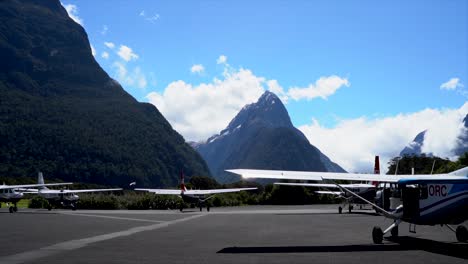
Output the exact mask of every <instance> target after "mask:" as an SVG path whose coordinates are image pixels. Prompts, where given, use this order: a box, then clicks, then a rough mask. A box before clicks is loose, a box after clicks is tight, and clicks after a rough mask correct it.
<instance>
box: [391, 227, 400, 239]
mask: <svg viewBox="0 0 468 264" xmlns="http://www.w3.org/2000/svg"><path fill="white" fill-rule="evenodd" d="M390 234H392V237H393V238H396V237H398V226H395V227H394V228H392V231H390Z"/></svg>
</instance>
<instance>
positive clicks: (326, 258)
mask: <svg viewBox="0 0 468 264" xmlns="http://www.w3.org/2000/svg"><path fill="white" fill-rule="evenodd" d="M211 209H212V210H211V212H206V211H203V212H201V213H200V212H199V211H198V210H196V209H193V210H188V211H185V212H183V213H180V212H179V211H176V210H167V211H156V210H147V211H131V210H128V211H127V210H117V211H104V210H100V211H97V210H92V211H91V210H82V211H69V210H55V211H51V212H49V211H47V210H30V209H24V210H21V211H20V212H18V213H14V214H10V213H8V212H7V209H5V208H2V209H0V226H1V236H0V263H2V264H9V263H44V264H45V263H47V264H53V263H60V264H62V263H217V264H218V263H347V264H349V263H360V264H361V263H378V264H386V263H389V264H390V263H392V264H395V263H398V264H400V263H425V264H427V263H465V264H466V263H467V260H468V244H467V243H457V242H456V237H455V234H454V233H453V232H452V231H450V230H449V229H447V228H446V227H440V226H434V227H427V226H417V228H416V231H417V233H416V234H413V233H410V232H408V224H406V223H404V224H401V225H400V228H399V231H400V237H399V238H398V239H396V240H389V239H385V240H384V243H383V244H382V245H374V244H373V243H372V236H371V232H372V228H373V226H376V225H377V226H380V227H382V229H385V228H386V227H388V226H389V225H390V224H391V221H390V220H386V219H385V218H384V217H382V216H377V215H375V214H373V213H372V211H370V210H358V211H355V212H354V213H352V214H348V213H344V214H341V215H339V214H337V205H309V206H248V207H230V208H211ZM465 225H467V226H468V223H467V222H465Z"/></svg>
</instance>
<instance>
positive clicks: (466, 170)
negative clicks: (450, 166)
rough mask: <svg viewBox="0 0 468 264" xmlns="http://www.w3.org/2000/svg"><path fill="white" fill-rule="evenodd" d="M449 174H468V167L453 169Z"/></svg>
mask: <svg viewBox="0 0 468 264" xmlns="http://www.w3.org/2000/svg"><path fill="white" fill-rule="evenodd" d="M449 174H451V175H456V176H468V167H465V168H461V169H459V170H456V171H452V172H450V173H449Z"/></svg>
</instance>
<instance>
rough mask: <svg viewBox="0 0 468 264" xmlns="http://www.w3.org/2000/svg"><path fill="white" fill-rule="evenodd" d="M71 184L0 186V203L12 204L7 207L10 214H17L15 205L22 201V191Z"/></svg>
mask: <svg viewBox="0 0 468 264" xmlns="http://www.w3.org/2000/svg"><path fill="white" fill-rule="evenodd" d="M69 184H72V183H70V182H65V183H48V184H44V183H42V184H20V185H5V184H3V185H0V202H5V203H7V204H9V203H12V204H13V206H9V208H8V209H9V211H10V213H14V212H18V206H17V205H16V204H17V203H18V201H19V200H21V199H23V196H24V194H23V192H21V191H19V190H20V189H22V190H30V188H34V187H36V188H37V187H44V186H63V185H69Z"/></svg>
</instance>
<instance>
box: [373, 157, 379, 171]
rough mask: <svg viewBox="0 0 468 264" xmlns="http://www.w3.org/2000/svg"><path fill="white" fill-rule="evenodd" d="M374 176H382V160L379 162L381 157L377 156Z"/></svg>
mask: <svg viewBox="0 0 468 264" xmlns="http://www.w3.org/2000/svg"><path fill="white" fill-rule="evenodd" d="M374 174H380V160H379V156H375V162H374Z"/></svg>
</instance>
